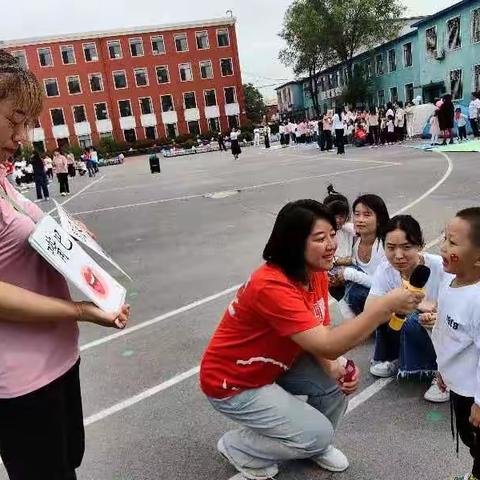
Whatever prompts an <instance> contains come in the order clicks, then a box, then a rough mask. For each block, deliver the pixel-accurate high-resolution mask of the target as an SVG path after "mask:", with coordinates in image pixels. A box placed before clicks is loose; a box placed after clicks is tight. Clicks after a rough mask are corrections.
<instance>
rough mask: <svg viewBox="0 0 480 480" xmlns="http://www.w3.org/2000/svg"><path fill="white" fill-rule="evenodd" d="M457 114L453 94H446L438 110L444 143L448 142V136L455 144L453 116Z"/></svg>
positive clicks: (451, 142)
mask: <svg viewBox="0 0 480 480" xmlns="http://www.w3.org/2000/svg"><path fill="white" fill-rule="evenodd" d="M454 116H455V107H454V105H453V102H452V96H451V95H450V94H448V93H447V94H446V95H444V97H443V103H442V105H441V106H440V108H439V110H438V123H439V124H440V130H441V131H442V133H443V143H442V145H446V144H447V138H449V139H450V144H453V143H454V141H453V135H452V130H453V117H454Z"/></svg>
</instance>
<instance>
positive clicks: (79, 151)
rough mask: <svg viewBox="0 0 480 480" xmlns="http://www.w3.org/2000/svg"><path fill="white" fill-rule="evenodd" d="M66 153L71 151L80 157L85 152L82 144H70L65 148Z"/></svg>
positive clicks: (76, 156)
mask: <svg viewBox="0 0 480 480" xmlns="http://www.w3.org/2000/svg"><path fill="white" fill-rule="evenodd" d="M63 151H64V153H71V154H73V156H74V157H75V158H76V159H79V158H80V155H82V153H83V149H82V147H80V145H68V147H65V148H64V149H63Z"/></svg>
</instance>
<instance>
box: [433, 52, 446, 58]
mask: <svg viewBox="0 0 480 480" xmlns="http://www.w3.org/2000/svg"><path fill="white" fill-rule="evenodd" d="M444 58H445V50H437V52H436V53H435V60H443V59H444Z"/></svg>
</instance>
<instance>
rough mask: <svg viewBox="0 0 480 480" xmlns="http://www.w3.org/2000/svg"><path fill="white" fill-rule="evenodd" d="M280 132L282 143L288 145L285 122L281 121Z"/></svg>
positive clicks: (283, 145)
mask: <svg viewBox="0 0 480 480" xmlns="http://www.w3.org/2000/svg"><path fill="white" fill-rule="evenodd" d="M278 133H279V134H280V145H281V146H282V148H283V147H285V146H286V141H285V125H284V124H283V123H280V125H279V126H278Z"/></svg>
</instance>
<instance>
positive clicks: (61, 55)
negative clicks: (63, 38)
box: [59, 45, 77, 65]
mask: <svg viewBox="0 0 480 480" xmlns="http://www.w3.org/2000/svg"><path fill="white" fill-rule="evenodd" d="M59 48H60V57H61V58H62V65H76V64H77V54H76V53H75V47H74V46H73V45H60V47H59ZM63 48H71V49H72V52H73V63H65V62H64V61H63V50H62V49H63Z"/></svg>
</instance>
